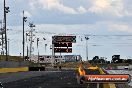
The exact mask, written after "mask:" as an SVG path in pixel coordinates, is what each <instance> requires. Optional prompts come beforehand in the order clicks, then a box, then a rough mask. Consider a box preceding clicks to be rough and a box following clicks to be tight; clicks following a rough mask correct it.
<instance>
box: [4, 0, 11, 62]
mask: <svg viewBox="0 0 132 88" xmlns="http://www.w3.org/2000/svg"><path fill="white" fill-rule="evenodd" d="M8 12H10V10H9V7H6V6H5V0H4V23H5V25H4V29H5V49H6V61H8V56H7V33H6V13H8Z"/></svg>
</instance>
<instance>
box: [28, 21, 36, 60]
mask: <svg viewBox="0 0 132 88" xmlns="http://www.w3.org/2000/svg"><path fill="white" fill-rule="evenodd" d="M29 27H30V30H29V31H28V33H26V36H28V37H29V38H28V41H29V49H28V44H27V56H28V52H29V58H31V55H32V52H33V51H34V47H33V42H34V39H35V38H36V37H35V34H34V32H35V29H34V27H35V25H34V24H33V23H29Z"/></svg>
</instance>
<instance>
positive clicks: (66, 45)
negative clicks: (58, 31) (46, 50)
mask: <svg viewBox="0 0 132 88" xmlns="http://www.w3.org/2000/svg"><path fill="white" fill-rule="evenodd" d="M72 43H76V36H53V37H52V44H54V52H55V53H72Z"/></svg>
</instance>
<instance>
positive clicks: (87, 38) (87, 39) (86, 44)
mask: <svg viewBox="0 0 132 88" xmlns="http://www.w3.org/2000/svg"><path fill="white" fill-rule="evenodd" d="M85 39H86V61H88V40H89V38H88V37H85Z"/></svg>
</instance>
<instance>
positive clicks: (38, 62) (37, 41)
mask: <svg viewBox="0 0 132 88" xmlns="http://www.w3.org/2000/svg"><path fill="white" fill-rule="evenodd" d="M37 49H38V64H39V38H37Z"/></svg>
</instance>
